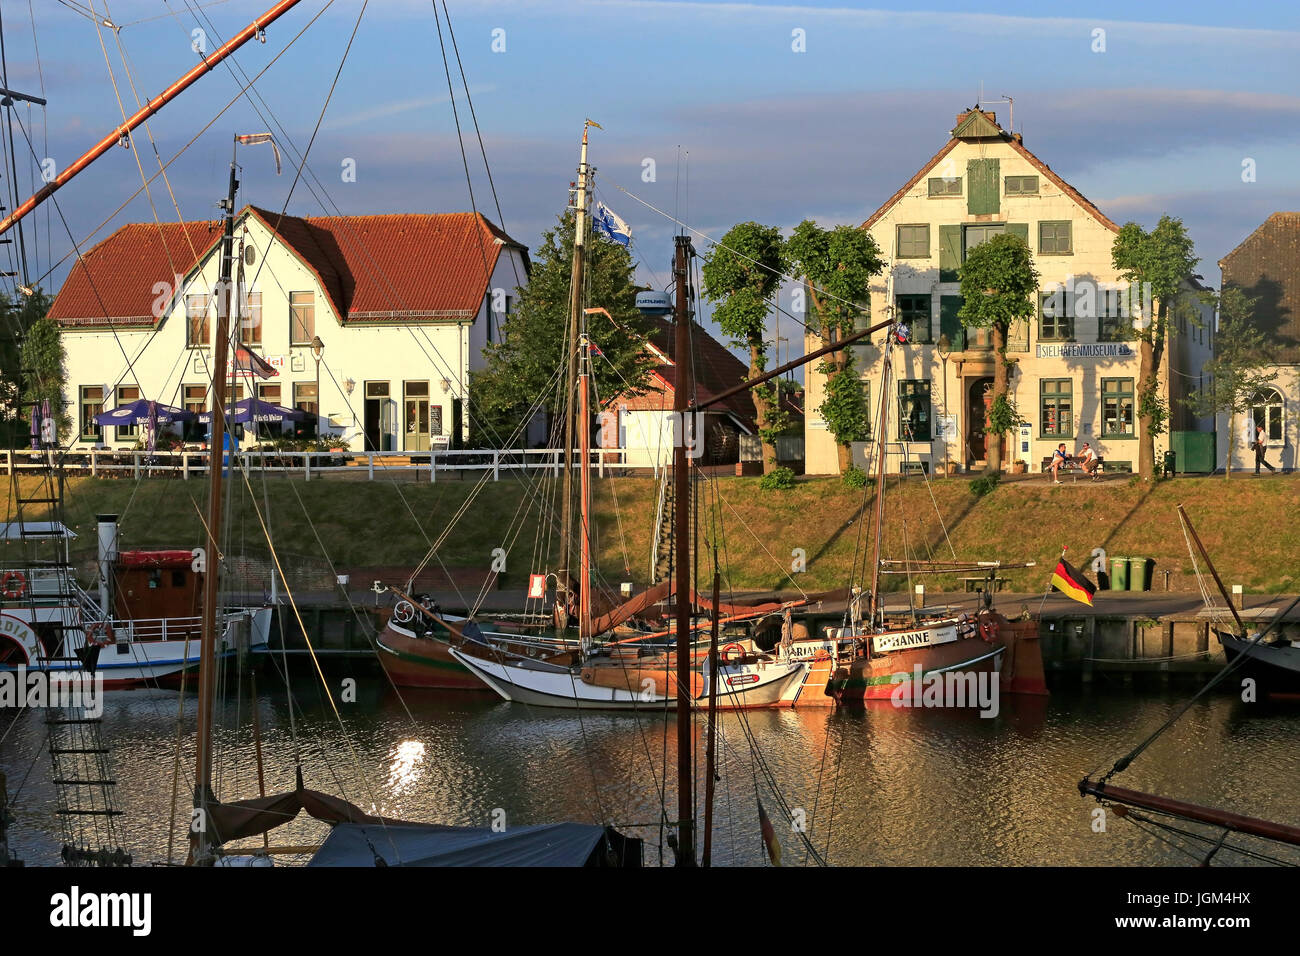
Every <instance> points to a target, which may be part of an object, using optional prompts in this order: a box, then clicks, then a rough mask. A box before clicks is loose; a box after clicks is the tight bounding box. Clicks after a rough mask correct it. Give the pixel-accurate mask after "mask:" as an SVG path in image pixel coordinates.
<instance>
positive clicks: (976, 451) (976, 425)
mask: <svg viewBox="0 0 1300 956" xmlns="http://www.w3.org/2000/svg"><path fill="white" fill-rule="evenodd" d="M992 408H993V379H991V378H976V379H972V380H971V383H970V387H969V388H968V390H967V402H966V454H967V457H968V459H969V460H968V462H967V464H969V465H973V464H974V463H975V462H977V461H986V460H987V458H988V442H987V439H986V435H987V432H988V422H989V412H990V411H991V410H992Z"/></svg>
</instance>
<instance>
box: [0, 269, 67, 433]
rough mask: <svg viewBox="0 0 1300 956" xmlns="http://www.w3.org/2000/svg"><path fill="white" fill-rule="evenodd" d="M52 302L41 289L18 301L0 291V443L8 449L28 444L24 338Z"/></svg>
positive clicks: (42, 316)
mask: <svg viewBox="0 0 1300 956" xmlns="http://www.w3.org/2000/svg"><path fill="white" fill-rule="evenodd" d="M51 301H52V300H51V299H50V297H49V296H48V295H46V294H45V293H44V292H43V291H41V290H40V289H37V290H36V291H35V293H34V294H32V295H29V296H23V297H22V298H21V299H19V300H18V301H17V302H15V301H13V300H12V299H10V298H9V296H8V295H6V294H5V293H3V292H0V445H3V447H6V448H8V447H11V446H13V445H25V444H26V443H27V436H28V429H29V427H30V424H31V419H30V418H29V417H28V415H29V413H30V407H26V406H24V403H23V375H22V369H23V367H24V366H23V360H22V348H23V341H24V340H25V338H26V336H27V332H28V330H29V329H31V327H32V326H33V325H35V324H36V323H37V322H39V321H40V320H41V319H42V318H44V316H45V313H46V312H48V311H49V310H50V303H51ZM62 400H63V399H62V396H61V395H60V396H59V402H60V403H61V402H62ZM60 407H62V406H61V405H60Z"/></svg>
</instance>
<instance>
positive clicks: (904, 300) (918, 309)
mask: <svg viewBox="0 0 1300 956" xmlns="http://www.w3.org/2000/svg"><path fill="white" fill-rule="evenodd" d="M894 314H895V315H896V316H897V318H898V321H899V322H902V323H903V324H904V325H906V326H907V327H908V329H909V330H911V333H912V341H913V342H929V341H930V339H931V332H930V297H929V296H928V295H897V296H894Z"/></svg>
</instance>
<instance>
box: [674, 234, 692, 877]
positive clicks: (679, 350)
mask: <svg viewBox="0 0 1300 956" xmlns="http://www.w3.org/2000/svg"><path fill="white" fill-rule="evenodd" d="M675 239H676V251H675V254H674V257H673V275H674V277H675V278H676V281H677V295H676V301H675V302H674V303H673V306H674V307H673V324H674V331H675V336H674V340H673V361H674V362H675V363H676V366H675V367H676V374H675V376H674V378H673V412H674V413H675V414H676V416H677V425H678V429H677V435H676V440H675V441H674V442H673V525H674V527H673V537H674V541H675V547H676V552H677V554H676V556H675V558H674V563H675V568H674V571H675V573H676V575H677V642H676V648H677V827H678V830H677V833H678V837H677V840H678V851H677V865H678V866H694V865H695V810H694V806H693V803H692V800H691V795H692V784H693V782H694V781H693V780H692V779H691V734H692V731H693V730H694V727H693V725H692V723H691V554H690V550H691V486H690V473H689V472H688V471H687V468H688V467H689V462H688V460H687V457H686V442H687V436H688V433H687V427H688V426H687V419H688V417H689V416H690V411H689V409H690V400H691V393H692V392H693V391H694V390H695V388H694V375H693V370H692V367H691V366H692V360H691V330H690V321H691V313H690V303H689V301H688V295H689V283H688V281H687V269H688V267H689V264H690V257H691V255H693V254H694V250H692V249H691V238H690V236H676V237H675Z"/></svg>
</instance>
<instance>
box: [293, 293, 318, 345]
mask: <svg viewBox="0 0 1300 956" xmlns="http://www.w3.org/2000/svg"><path fill="white" fill-rule="evenodd" d="M315 337H316V293H314V292H290V293H289V344H290V345H311V340H312V339H314V338H315Z"/></svg>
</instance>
